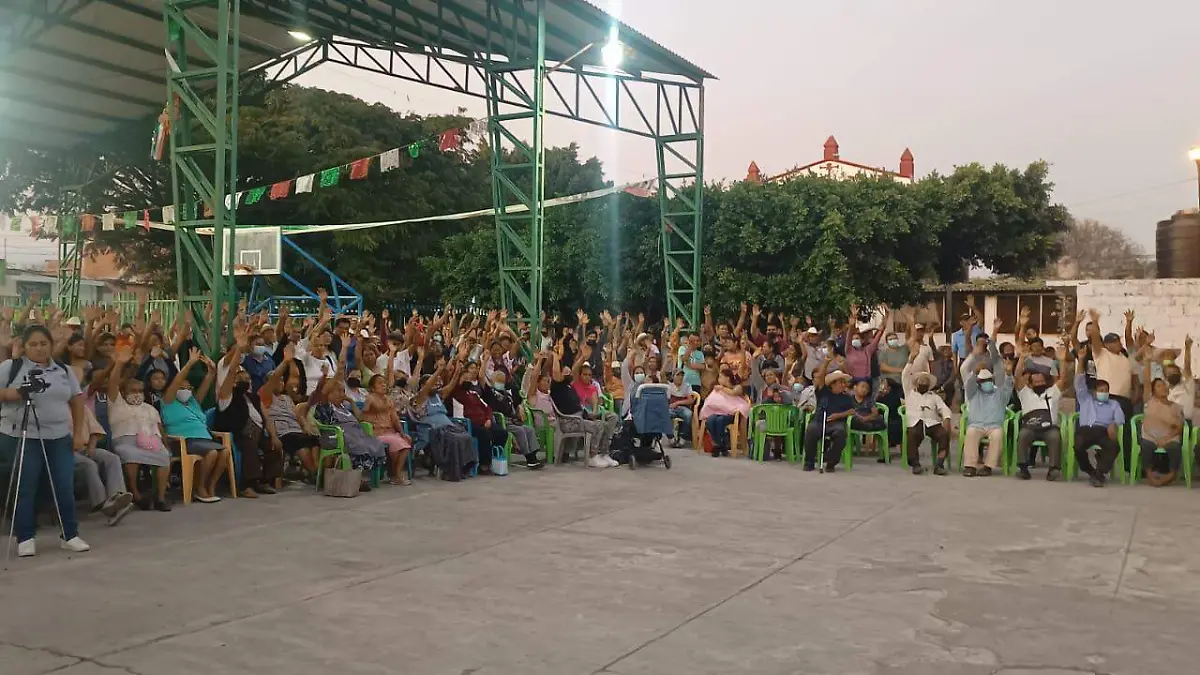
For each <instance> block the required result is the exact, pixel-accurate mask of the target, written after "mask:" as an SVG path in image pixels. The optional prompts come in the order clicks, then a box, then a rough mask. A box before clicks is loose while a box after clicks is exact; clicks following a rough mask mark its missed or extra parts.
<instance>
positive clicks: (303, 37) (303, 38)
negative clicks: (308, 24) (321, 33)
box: [288, 30, 313, 42]
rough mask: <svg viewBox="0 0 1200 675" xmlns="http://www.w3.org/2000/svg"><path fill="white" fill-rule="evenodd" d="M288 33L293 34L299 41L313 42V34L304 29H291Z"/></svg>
mask: <svg viewBox="0 0 1200 675" xmlns="http://www.w3.org/2000/svg"><path fill="white" fill-rule="evenodd" d="M288 35H291V36H292V37H293V38H295V39H296V41H297V42H312V39H313V38H312V36H311V35H309V34H308V33H305V32H304V31H302V30H289V31H288Z"/></svg>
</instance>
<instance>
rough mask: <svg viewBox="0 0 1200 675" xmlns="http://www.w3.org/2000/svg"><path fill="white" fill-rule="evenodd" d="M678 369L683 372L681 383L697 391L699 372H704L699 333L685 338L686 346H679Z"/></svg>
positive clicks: (698, 387)
mask: <svg viewBox="0 0 1200 675" xmlns="http://www.w3.org/2000/svg"><path fill="white" fill-rule="evenodd" d="M679 369H680V370H682V371H683V381H684V382H686V383H687V384H688V386H689V387H691V388H692V389H695V390H697V391H699V389H700V371H701V370H704V352H703V351H702V350H701V349H700V334H699V333H692V334H691V335H689V336H688V337H687V344H685V345H680V346H679Z"/></svg>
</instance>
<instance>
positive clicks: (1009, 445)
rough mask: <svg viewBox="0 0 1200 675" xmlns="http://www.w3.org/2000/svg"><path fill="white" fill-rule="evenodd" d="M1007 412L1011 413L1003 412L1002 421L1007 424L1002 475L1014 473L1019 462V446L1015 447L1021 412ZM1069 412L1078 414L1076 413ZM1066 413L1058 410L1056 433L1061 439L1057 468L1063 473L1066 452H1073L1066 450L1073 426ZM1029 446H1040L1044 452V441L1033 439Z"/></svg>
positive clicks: (1068, 448)
mask: <svg viewBox="0 0 1200 675" xmlns="http://www.w3.org/2000/svg"><path fill="white" fill-rule="evenodd" d="M1009 413H1011V414H1005V418H1006V419H1005V421H1004V423H1005V424H1006V425H1008V428H1007V429H1006V430H1005V434H1007V435H1006V436H1005V440H1004V444H1005V446H1006V448H1005V450H1006V452H1005V453H1004V475H1006V476H1011V475H1014V474H1015V473H1016V472H1017V465H1018V464H1020V463H1021V461H1020V460H1021V457H1020V454H1021V453H1020V448H1018V447H1017V446H1018V443H1017V437H1018V436H1019V435H1020V434H1021V413H1019V412H1016V411H1012V410H1010V411H1009ZM1071 414H1073V415H1078V413H1071ZM1066 415H1067V413H1064V412H1062V411H1061V410H1060V411H1058V418H1057V420H1058V433H1059V437H1060V438H1061V439H1062V440H1061V442H1060V443H1059V447H1060V448H1061V449H1062V450H1061V453H1060V455H1061V456H1060V457H1059V459H1058V464H1059V466H1058V468H1059V470H1060V471H1062V473H1064V474H1065V473H1066V467H1067V454H1073V453H1069V452H1068V451H1069V450H1070V449H1071V448H1072V447H1073V446H1071V445H1070V444H1069V443H1068V439H1069V438H1070V436H1071V434H1072V433H1073V427H1070V425H1069V423H1068V421H1067V419H1066ZM1029 447H1031V448H1041V449H1042V452H1043V453H1045V452H1046V442H1045V441H1034V442H1033V443H1031V444H1030V446H1029ZM1034 457H1035V458H1036V457H1037V453H1036V452H1035V453H1034ZM1049 461H1050V458H1049V457H1047V458H1046V462H1047V463H1049ZM1068 480H1069V479H1068Z"/></svg>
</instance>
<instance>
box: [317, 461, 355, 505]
mask: <svg viewBox="0 0 1200 675" xmlns="http://www.w3.org/2000/svg"><path fill="white" fill-rule="evenodd" d="M322 479H323V480H324V481H325V496H326V497H346V498H350V497H357V496H358V491H359V488H361V487H362V472H361V471H357V470H354V469H340V468H336V467H335V468H332V469H325V471H324V472H323V474H322Z"/></svg>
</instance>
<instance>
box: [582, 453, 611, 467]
mask: <svg viewBox="0 0 1200 675" xmlns="http://www.w3.org/2000/svg"><path fill="white" fill-rule="evenodd" d="M604 460H605V457H603V456H601V455H592V456H591V457H589V458H588V463H587V465H588V466H590V467H591V468H593V469H607V468H608V467H609V466H611V465H610V464H609V463H608V462H606V461H604Z"/></svg>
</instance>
